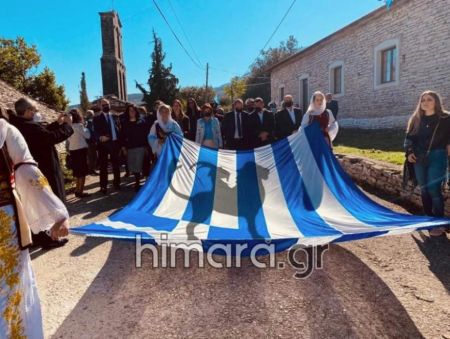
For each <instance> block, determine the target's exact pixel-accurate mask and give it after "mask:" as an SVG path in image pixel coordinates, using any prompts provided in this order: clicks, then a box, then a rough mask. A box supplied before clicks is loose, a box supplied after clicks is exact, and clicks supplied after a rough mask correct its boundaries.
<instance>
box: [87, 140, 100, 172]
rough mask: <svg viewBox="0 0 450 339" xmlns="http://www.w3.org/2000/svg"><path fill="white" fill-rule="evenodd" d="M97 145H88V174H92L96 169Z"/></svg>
mask: <svg viewBox="0 0 450 339" xmlns="http://www.w3.org/2000/svg"><path fill="white" fill-rule="evenodd" d="M97 158H98V156H97V145H95V144H89V147H88V166H89V172H91V173H92V172H94V171H95V170H96V169H97Z"/></svg>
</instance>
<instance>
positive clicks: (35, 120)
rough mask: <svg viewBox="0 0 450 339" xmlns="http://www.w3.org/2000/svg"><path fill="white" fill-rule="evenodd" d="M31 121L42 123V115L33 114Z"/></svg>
mask: <svg viewBox="0 0 450 339" xmlns="http://www.w3.org/2000/svg"><path fill="white" fill-rule="evenodd" d="M33 121H34V122H41V121H42V114H41V113H39V112H36V113H34V115H33Z"/></svg>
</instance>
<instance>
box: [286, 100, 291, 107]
mask: <svg viewBox="0 0 450 339" xmlns="http://www.w3.org/2000/svg"><path fill="white" fill-rule="evenodd" d="M284 104H285V106H286V107H292V101H286V102H285V103H284Z"/></svg>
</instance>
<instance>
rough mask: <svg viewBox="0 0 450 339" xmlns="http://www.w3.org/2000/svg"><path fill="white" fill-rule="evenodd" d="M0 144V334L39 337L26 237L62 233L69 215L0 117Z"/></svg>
mask: <svg viewBox="0 0 450 339" xmlns="http://www.w3.org/2000/svg"><path fill="white" fill-rule="evenodd" d="M0 149H1V150H0V338H33V339H34V338H37V339H40V338H43V329H42V317H41V308H40V302H39V297H38V294H37V288H36V284H35V280H34V274H33V271H32V269H31V260H30V255H29V252H28V249H27V248H26V247H27V245H29V242H27V239H31V236H30V229H31V230H32V231H33V232H36V233H37V232H40V231H48V232H49V234H50V236H51V237H52V238H53V239H58V238H60V237H64V236H66V235H67V234H68V226H69V224H68V220H69V215H68V212H67V209H66V207H65V206H64V204H63V203H62V202H61V201H60V200H59V199H58V198H57V197H56V196H55V195H54V194H53V193H52V190H51V189H50V187H49V185H48V182H47V179H46V178H45V177H44V176H43V174H42V172H41V171H40V170H39V169H38V167H37V166H36V162H35V161H34V159H33V157H32V156H31V154H30V152H29V150H28V146H27V144H26V142H25V139H24V138H23V136H22V135H21V134H20V132H19V131H18V130H17V129H16V128H15V127H14V126H12V125H10V124H9V123H8V122H7V121H6V120H5V119H0ZM13 169H14V171H13ZM12 172H14V180H11V179H10V178H12V176H11V174H12ZM14 181H15V182H14ZM14 187H15V189H14ZM16 192H17V193H18V196H17V195H16V194H15V193H16ZM14 197H16V199H14ZM22 206H26V209H23V208H22ZM27 235H28V237H27Z"/></svg>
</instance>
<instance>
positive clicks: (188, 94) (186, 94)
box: [178, 86, 216, 105]
mask: <svg viewBox="0 0 450 339" xmlns="http://www.w3.org/2000/svg"><path fill="white" fill-rule="evenodd" d="M215 96H216V92H215V91H214V89H213V88H212V87H208V89H207V90H205V87H203V86H201V87H200V86H187V87H182V88H180V92H179V94H178V97H179V98H180V100H182V101H183V102H185V103H186V102H187V101H188V99H189V98H194V99H195V101H197V103H198V104H199V105H202V104H204V103H205V98H207V100H206V101H207V102H210V101H211V100H213V99H214V97H215Z"/></svg>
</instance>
